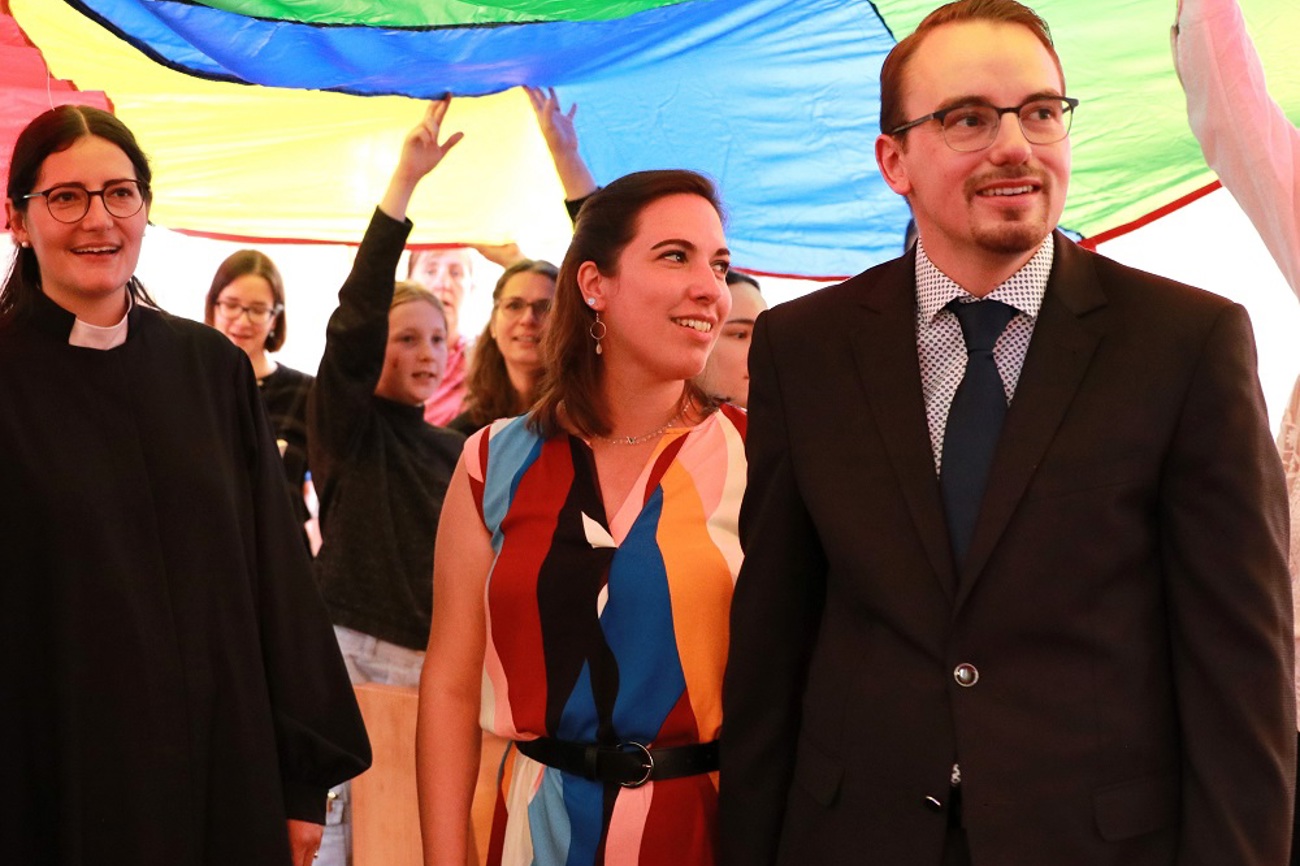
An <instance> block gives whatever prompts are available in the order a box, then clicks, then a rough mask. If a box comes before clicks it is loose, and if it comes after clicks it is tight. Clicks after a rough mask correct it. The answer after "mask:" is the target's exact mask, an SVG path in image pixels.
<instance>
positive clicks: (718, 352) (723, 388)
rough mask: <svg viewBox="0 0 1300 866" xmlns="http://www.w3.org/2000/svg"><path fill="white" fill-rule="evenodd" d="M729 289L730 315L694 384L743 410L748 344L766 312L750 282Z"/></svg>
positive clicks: (745, 395)
mask: <svg viewBox="0 0 1300 866" xmlns="http://www.w3.org/2000/svg"><path fill="white" fill-rule="evenodd" d="M730 288H731V313H730V314H729V315H728V316H727V320H726V321H725V322H723V324H722V335H721V336H719V337H718V342H717V343H716V344H714V346H713V351H712V352H710V353H709V360H708V361H707V362H706V363H705V365H704V372H703V373H701V374H700V375H699V376H698V377H697V378H696V380H695V383H696V384H697V385H699V386H700V388H701V389H703V391H704V393H706V394H708V395H709V396H710V397H717V398H718V399H720V400H724V401H726V402H728V403H734V404H736V405H737V406H740V407H741V408H744V407H747V406H748V405H749V345H750V342H751V341H752V339H753V335H754V320H755V319H757V318H758V314H759V313H761V312H763V311H764V310H766V309H767V302H766V301H764V300H763V296H762V295H761V294H760V293H759V291H758V290H757V289H755V288H754V287H753V286H751V285H750V284H749V283H736V284H735V285H733V286H731V287H730Z"/></svg>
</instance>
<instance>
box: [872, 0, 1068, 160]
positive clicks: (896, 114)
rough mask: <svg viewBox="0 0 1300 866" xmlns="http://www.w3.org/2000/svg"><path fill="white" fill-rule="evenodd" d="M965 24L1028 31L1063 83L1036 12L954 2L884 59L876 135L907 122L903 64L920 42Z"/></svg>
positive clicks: (1012, 3)
mask: <svg viewBox="0 0 1300 866" xmlns="http://www.w3.org/2000/svg"><path fill="white" fill-rule="evenodd" d="M965 21H990V22H993V23H996V24H1019V25H1021V26H1022V27H1026V28H1028V29H1029V32H1031V33H1033V34H1034V36H1036V37H1037V38H1038V41H1039V42H1041V43H1043V47H1044V48H1046V49H1047V53H1048V54H1050V55H1052V60H1053V61H1054V62H1055V63H1056V71H1057V72H1059V73H1060V74H1061V83H1062V86H1064V83H1065V71H1064V69H1062V67H1061V58H1060V57H1058V56H1057V54H1056V46H1055V45H1054V44H1053V43H1052V32H1051V30H1050V29H1049V28H1048V26H1047V22H1046V21H1044V20H1043V19H1042V18H1041V17H1040V16H1039V15H1038V13H1037V12H1035V11H1034V10H1033V9H1030V8H1029V7H1028V6H1025V5H1024V4H1023V3H1017V2H1016V0H956V2H955V3H948V4H945V5H943V6H940V7H939V8H938V9H936V10H934V11H933V12H931V13H930V14H929V15H927V16H925V18H924V19H922V21H921V23H920V24H918V25H916V30H915V31H914V32H913V33H912V34H911V35H910V36H908V37H906V38H905V39H903V40H902V41H901V42H899V43H898V44H897V45H895V46H894V49H893V50H892V51H890V52H889V56H888V57H886V58H885V63H884V65H883V66H881V67H880V131H881V132H882V133H885V134H886V135H888V134H889V131H890V130H891V129H897V128H898V127H900V126H902V125H903V124H905V123H907V122H908V121H909V120H910V119H911V118H908V117H906V116H904V114H903V76H904V74H905V73H906V71H907V63H908V61H910V60H911V59H912V55H913V54H915V53H916V50H917V49H918V48H919V47H920V46H921V42H922V41H923V40H924V39H925V37H926V36H927V35H928V34H929V33H930V31H931V30H934V29H935V28H937V27H942V26H943V25H944V24H954V23H958V22H965Z"/></svg>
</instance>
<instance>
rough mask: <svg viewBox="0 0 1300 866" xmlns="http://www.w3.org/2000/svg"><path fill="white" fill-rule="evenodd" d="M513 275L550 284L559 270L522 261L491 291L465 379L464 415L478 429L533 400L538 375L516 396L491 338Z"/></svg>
mask: <svg viewBox="0 0 1300 866" xmlns="http://www.w3.org/2000/svg"><path fill="white" fill-rule="evenodd" d="M517 274H541V275H542V276H544V277H549V278H550V280H551V282H555V281H556V280H557V279H558V278H559V270H558V269H557V268H556V267H555V265H553V264H551V263H550V262H547V261H535V260H533V259H523V260H522V261H518V262H515V263H514V264H513V265H511V266H510V267H508V268H506V269H505V270H504V271H503V272H502V273H501V278H500V279H499V280H497V284H496V287H495V288H494V289H492V316H491V317H490V318H489V319H488V323H487V324H486V325H484V326H483V333H482V334H480V335H479V338H478V342H477V343H476V344H475V345H474V356H473V359H472V360H471V361H470V364H469V374H468V375H467V376H466V377H465V388H466V392H467V393H466V396H465V411H466V412H468V413H469V417H470V420H472V421H473V422H474V424H475V425H477V426H480V427H481V426H485V425H487V424H489V423H491V422H492V421H495V420H496V419H498V418H508V417H510V416H511V415H518V414H519V413H520V412H523V411H526V410H527V409H528V408H529V407H530V406H532V405H533V400H534V399H535V398H536V396H537V385H538V381H539V380H540V378H541V371H540V370H539V371H538V374H537V376H536V377H534V379H533V382H532V385H531V386H530V387H529V389H528V391H527V392H525V393H523V394H520V393H519V392H518V391H516V390H515V386H514V383H512V382H511V381H510V373H509V372H508V371H507V370H506V359H505V356H504V355H502V354H501V347H500V346H498V345H497V341H496V339H495V338H494V337H493V336H492V323H493V322H494V321H496V316H497V313H498V312H499V310H498V309H497V306H496V305H497V302H498V301H500V300H501V293H502V292H503V291H504V290H505V287H506V283H508V282H510V280H511V278H512V277H514V276H515V275H517Z"/></svg>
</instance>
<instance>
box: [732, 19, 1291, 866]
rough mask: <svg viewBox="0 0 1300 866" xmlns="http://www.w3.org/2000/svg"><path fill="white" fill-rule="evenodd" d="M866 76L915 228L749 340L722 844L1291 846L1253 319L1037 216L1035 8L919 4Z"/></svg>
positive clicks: (987, 848)
mask: <svg viewBox="0 0 1300 866" xmlns="http://www.w3.org/2000/svg"><path fill="white" fill-rule="evenodd" d="M881 91H882V111H881V118H882V120H881V128H882V130H883V134H882V135H881V136H880V137H879V139H878V140H877V144H876V154H877V159H878V162H879V165H880V169H881V171H882V173H883V174H884V176H885V178H886V180H887V181H888V182H889V184H890V186H891V187H892V188H893V189H894V190H895V191H896V192H898V193H899V194H901V195H905V196H906V197H907V198H908V201H909V203H910V204H911V206H912V210H913V213H914V215H915V219H916V224H917V226H918V228H919V231H920V241H919V243H918V245H917V246H916V247H915V248H914V249H913V250H911V251H910V252H909V253H908V254H907V255H905V256H904V257H903V258H901V259H898V260H895V261H892V262H888V263H886V264H883V265H880V266H879V267H876V268H873V269H871V270H869V271H867V272H866V273H864V274H861V275H860V276H858V277H855V278H853V279H851V280H849V281H848V282H846V283H844V284H842V285H840V286H836V287H833V288H830V289H826V290H824V291H821V292H818V293H816V294H813V295H811V296H808V297H806V298H803V299H801V300H798V301H794V302H791V303H788V304H784V305H782V306H780V307H778V308H776V309H774V310H772V311H771V312H769V313H766V314H764V315H763V316H762V317H761V318H760V319H759V321H758V326H757V332H756V334H755V336H754V343H753V349H752V352H751V357H750V367H751V377H752V379H751V392H750V407H749V408H750V426H749V437H748V450H749V460H750V472H749V489H748V493H747V494H746V498H745V505H744V509H743V512H742V516H741V534H742V540H743V541H744V544H745V554H746V559H745V565H744V568H743V570H742V571H741V574H740V578H739V581H738V584H737V589H736V596H735V601H734V605H733V614H732V623H731V627H732V639H731V656H730V663H729V666H728V668H727V674H726V681H725V685H724V692H723V700H724V713H725V719H726V722H725V724H724V731H723V738H722V772H721V785H722V788H721V804H720V810H721V827H722V830H721V833H722V836H721V843H722V857H723V862H724V863H726V864H729V866H741V864H744V866H749V864H768V863H773V862H776V863H782V864H800V866H804V864H849V863H868V864H881V866H911V864H918V866H922V864H923V866H939V864H941V863H942V864H963V863H973V864H975V866H986V864H991V866H1021V864H1025V866H1070V864H1117V866H1119V864H1122V866H1147V864H1179V866H1191V864H1205V866H1232V864H1252V866H1277V864H1282V863H1285V862H1286V857H1287V851H1288V846H1289V835H1290V817H1291V802H1292V797H1293V789H1294V768H1295V760H1294V752H1295V747H1296V740H1295V733H1294V732H1295V728H1294V718H1293V717H1294V701H1293V697H1292V695H1291V693H1290V683H1291V667H1292V662H1291V658H1292V651H1291V603H1290V589H1289V583H1288V577H1287V570H1286V562H1285V552H1284V551H1285V550H1286V503H1285V499H1284V495H1283V482H1282V473H1281V468H1280V465H1279V462H1278V458H1277V453H1276V450H1275V449H1274V447H1273V443H1272V441H1271V437H1270V435H1269V431H1268V421H1267V417H1266V413H1265V407H1264V401H1263V398H1262V396H1261V393H1260V390H1259V384H1258V380H1257V377H1256V371H1255V352H1254V344H1253V337H1252V334H1251V329H1250V324H1249V320H1248V318H1247V315H1246V313H1245V311H1244V310H1243V309H1242V308H1241V307H1239V306H1237V305H1234V304H1232V303H1230V302H1228V301H1226V300H1224V299H1222V298H1219V297H1216V296H1213V295H1210V294H1207V293H1204V292H1200V291H1198V290H1195V289H1191V288H1189V287H1186V286H1182V285H1178V284H1175V283H1173V282H1170V281H1168V280H1164V279H1160V278H1158V277H1154V276H1151V275H1149V274H1144V273H1141V272H1138V271H1134V270H1132V269H1129V268H1126V267H1123V266H1121V265H1119V264H1116V263H1115V262H1112V261H1109V260H1107V259H1105V258H1102V257H1100V256H1097V255H1094V254H1092V253H1090V252H1087V251H1085V250H1083V249H1081V248H1079V247H1077V246H1075V245H1074V244H1073V243H1071V242H1070V241H1069V240H1068V239H1066V238H1065V237H1064V236H1063V235H1061V234H1059V233H1057V232H1056V231H1055V228H1056V225H1057V222H1058V220H1059V218H1060V214H1061V210H1062V207H1063V203H1064V199H1065V193H1066V187H1067V184H1068V180H1069V165H1070V145H1069V138H1068V134H1069V129H1070V119H1071V117H1072V114H1073V108H1074V106H1075V104H1076V103H1075V101H1074V100H1072V99H1070V98H1068V97H1066V96H1065V83H1064V75H1063V73H1062V72H1061V68H1060V63H1059V61H1058V59H1057V56H1056V53H1055V50H1054V48H1053V47H1052V43H1051V38H1050V36H1049V35H1048V32H1047V29H1046V25H1045V24H1044V23H1043V22H1042V21H1041V20H1040V19H1039V18H1038V17H1037V16H1036V15H1034V13H1033V12H1032V11H1031V10H1029V9H1027V8H1025V7H1023V6H1020V5H1019V4H1018V3H1015V2H1013V0H961V2H958V3H953V4H949V5H948V6H945V7H943V8H941V9H940V10H937V11H936V12H935V13H932V14H931V16H929V17H928V18H927V19H926V20H925V21H924V22H922V24H921V25H920V27H919V29H918V31H917V33H916V34H914V35H913V36H911V37H909V38H908V39H905V40H904V41H902V42H900V43H899V45H898V46H897V47H896V48H895V49H894V51H893V53H892V54H891V55H890V58H889V59H888V60H887V61H886V63H885V66H884V68H883V69H882V72H881ZM1133 121H1134V122H1135V123H1140V122H1141V118H1140V117H1135V118H1134V119H1133Z"/></svg>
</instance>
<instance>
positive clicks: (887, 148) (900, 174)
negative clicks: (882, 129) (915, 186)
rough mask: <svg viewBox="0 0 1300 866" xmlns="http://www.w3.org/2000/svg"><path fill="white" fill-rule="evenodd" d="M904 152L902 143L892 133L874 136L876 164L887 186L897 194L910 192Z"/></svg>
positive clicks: (910, 185) (910, 186) (910, 183)
mask: <svg viewBox="0 0 1300 866" xmlns="http://www.w3.org/2000/svg"><path fill="white" fill-rule="evenodd" d="M905 156H906V152H905V151H904V149H903V143H902V141H900V140H899V139H898V138H895V137H894V136H892V135H885V134H884V133H881V134H880V135H878V136H876V165H878V166H880V174H881V176H882V177H884V179H885V183H887V184H889V188H890V189H892V190H893V191H894V192H896V193H898V194H899V195H909V194H910V193H911V192H912V182H911V180H910V179H909V178H908V176H907V164H906V160H905V159H904V157H905Z"/></svg>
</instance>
